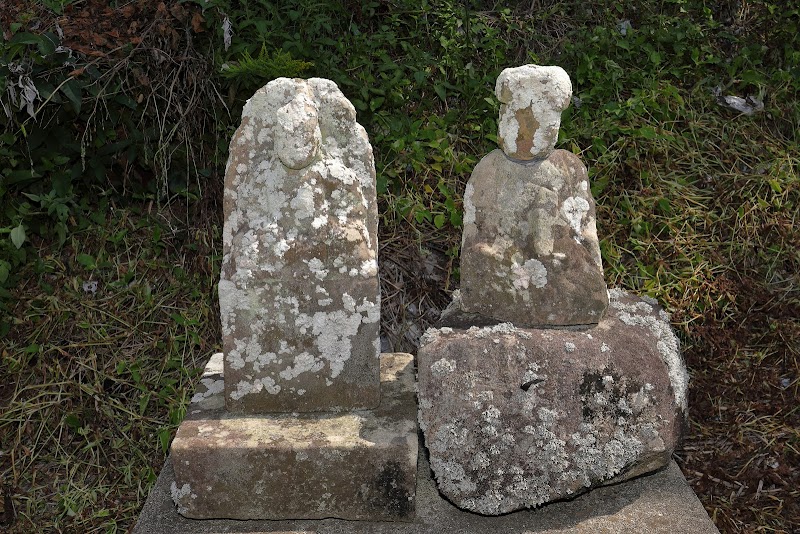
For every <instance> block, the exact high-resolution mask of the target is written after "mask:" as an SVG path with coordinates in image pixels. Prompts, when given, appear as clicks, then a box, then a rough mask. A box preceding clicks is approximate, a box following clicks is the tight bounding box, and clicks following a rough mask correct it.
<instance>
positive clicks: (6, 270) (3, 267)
mask: <svg viewBox="0 0 800 534" xmlns="http://www.w3.org/2000/svg"><path fill="white" fill-rule="evenodd" d="M10 272H11V264H10V263H8V262H7V261H0V284H2V283H4V282H5V281H6V280H8V275H9V274H10Z"/></svg>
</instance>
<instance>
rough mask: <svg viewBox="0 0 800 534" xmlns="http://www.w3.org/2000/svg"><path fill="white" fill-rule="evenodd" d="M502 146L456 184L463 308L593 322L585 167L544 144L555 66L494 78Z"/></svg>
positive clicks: (594, 274)
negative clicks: (461, 187)
mask: <svg viewBox="0 0 800 534" xmlns="http://www.w3.org/2000/svg"><path fill="white" fill-rule="evenodd" d="M496 93H497V97H498V98H499V99H500V102H501V103H502V105H501V108H500V122H499V138H500V147H501V150H495V151H493V152H492V153H490V154H489V155H487V156H486V157H484V158H483V159H482V160H481V161H480V163H478V165H477V166H476V167H475V170H474V171H473V173H472V176H471V177H470V180H469V182H468V183H467V188H466V191H465V194H464V212H465V214H464V234H463V240H462V247H461V298H462V303H461V305H462V310H463V312H468V313H472V314H478V315H479V316H483V317H485V318H490V319H493V320H495V322H502V321H508V322H512V323H514V324H515V325H517V326H528V327H530V326H574V325H591V324H597V323H598V322H599V321H600V319H601V318H602V316H603V313H604V312H605V310H606V308H607V307H608V294H607V288H606V284H605V280H604V279H603V268H602V263H601V260H600V246H599V242H598V238H597V230H596V226H595V204H594V199H593V198H592V194H591V191H590V188H589V178H588V175H587V172H586V167H584V165H583V164H582V163H581V161H580V159H578V158H577V157H576V156H575V155H574V154H572V153H571V152H567V151H566V150H553V147H554V146H555V142H556V140H557V138H558V128H559V125H560V123H561V118H560V117H561V111H562V110H564V109H565V108H566V107H567V105H568V103H569V99H570V96H571V94H572V85H571V83H570V80H569V76H567V74H566V72H564V70H563V69H561V68H560V67H540V66H537V65H525V66H522V67H518V68H513V69H505V70H504V71H503V72H502V73H501V74H500V76H499V77H498V79H497V87H496Z"/></svg>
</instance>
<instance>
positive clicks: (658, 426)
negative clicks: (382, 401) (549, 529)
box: [418, 290, 688, 515]
mask: <svg viewBox="0 0 800 534" xmlns="http://www.w3.org/2000/svg"><path fill="white" fill-rule="evenodd" d="M611 297H612V299H611V304H610V307H609V312H608V314H607V315H606V317H605V318H604V319H603V320H602V321H601V322H600V324H598V325H597V326H596V327H594V328H591V329H586V330H574V329H573V330H566V329H565V330H555V329H534V328H517V327H515V326H514V325H512V324H510V323H502V324H497V325H495V326H485V327H482V328H481V327H477V326H473V327H471V328H469V329H454V328H449V327H442V328H439V329H430V330H428V332H426V333H425V335H424V336H423V339H422V346H421V347H420V350H419V354H418V367H419V374H418V381H419V406H420V414H419V422H420V428H421V429H422V431H423V432H424V433H425V443H426V445H427V448H428V451H429V453H430V460H431V466H432V467H433V471H434V473H435V474H436V480H437V482H438V485H439V489H440V491H441V492H442V493H443V494H444V495H445V496H446V497H447V498H448V499H450V500H451V501H452V502H453V503H454V504H456V505H457V506H459V507H461V508H464V509H465V510H470V511H473V512H477V513H481V514H486V515H497V514H504V513H508V512H513V511H515V510H520V509H523V508H529V507H534V506H540V505H542V504H544V503H547V502H551V501H554V500H558V499H563V498H569V497H572V496H574V495H576V494H578V493H581V492H584V491H586V490H588V489H590V488H592V487H596V486H598V485H602V484H607V483H614V482H620V481H623V480H627V479H630V478H632V477H635V476H638V475H641V474H643V473H647V472H650V471H653V470H655V469H659V468H661V467H663V466H664V465H666V464H667V463H668V462H669V460H670V457H671V454H672V451H673V450H674V449H675V446H676V445H677V444H678V442H679V440H680V437H681V432H682V428H683V426H684V424H685V411H686V385H687V381H688V376H687V374H686V369H685V368H684V365H683V360H682V358H681V356H680V353H679V351H678V341H677V338H676V337H675V335H674V334H673V333H672V330H671V328H670V326H669V322H668V321H667V316H666V314H665V313H664V312H663V311H662V310H661V309H660V308H659V307H658V306H657V305H656V304H655V303H654V302H650V301H645V300H642V299H640V298H638V297H634V296H632V295H629V294H627V293H624V292H622V291H616V290H613V291H611Z"/></svg>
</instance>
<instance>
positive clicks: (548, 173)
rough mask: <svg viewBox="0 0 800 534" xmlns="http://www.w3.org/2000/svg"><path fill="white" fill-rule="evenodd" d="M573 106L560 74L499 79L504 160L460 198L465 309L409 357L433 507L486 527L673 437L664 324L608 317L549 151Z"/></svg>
mask: <svg viewBox="0 0 800 534" xmlns="http://www.w3.org/2000/svg"><path fill="white" fill-rule="evenodd" d="M570 94H571V85H570V81H569V77H568V76H567V74H566V73H565V72H564V71H563V70H562V69H561V68H559V67H539V66H536V65H525V66H523V67H519V68H515V69H506V70H504V71H503V72H502V74H501V75H500V77H499V78H498V80H497V97H498V98H499V99H500V102H501V103H502V106H501V109H500V124H499V129H500V135H499V138H500V146H501V148H502V150H495V151H494V152H492V153H491V154H489V155H488V156H486V157H485V158H483V159H482V160H481V162H480V163H479V164H478V165H477V167H476V168H475V170H474V172H473V174H472V177H471V178H470V180H469V183H468V184H467V189H466V193H465V196H464V209H465V212H466V213H465V216H464V235H463V246H462V251H461V295H460V296H458V295H456V296H455V298H454V301H453V304H452V306H451V307H450V308H448V310H446V313H445V314H443V317H442V324H443V325H446V326H442V327H440V328H436V329H429V330H428V332H427V333H426V334H425V335H424V336H423V339H422V346H421V347H420V350H419V354H418V356H417V359H418V385H419V422H420V428H421V429H422V430H423V432H424V434H425V443H426V445H427V447H428V451H429V452H430V462H431V467H432V469H433V471H434V473H435V475H436V481H437V485H438V488H439V491H441V492H442V494H444V495H445V496H446V497H447V498H448V499H449V500H450V501H451V502H453V503H454V504H455V505H456V506H459V507H460V508H463V509H465V510H469V511H472V512H478V513H481V514H485V515H498V514H505V513H508V512H513V511H515V510H519V509H522V508H529V507H535V506H539V505H542V504H544V503H547V502H551V501H554V500H559V499H564V498H568V497H572V496H575V495H577V494H579V493H581V492H584V491H586V490H587V489H589V488H591V487H594V486H598V485H603V484H608V483H610V482H619V481H622V480H626V479H628V478H631V477H634V476H637V475H641V474H643V473H647V472H650V471H653V470H655V469H658V468H660V467H662V466H664V465H666V463H667V462H669V461H670V455H671V453H672V451H673V450H674V449H675V447H676V445H677V444H678V442H679V440H680V436H681V430H682V426H683V424H684V421H685V416H686V387H687V374H686V369H685V367H684V364H683V360H682V358H681V356H680V352H679V349H678V340H677V338H676V337H675V335H674V334H673V333H672V330H671V328H670V326H669V322H668V318H667V316H666V314H665V313H664V311H663V310H661V309H660V308H659V307H658V305H657V304H656V303H655V302H653V301H648V300H644V299H640V298H637V297H634V296H632V295H629V294H627V293H625V292H623V291H618V290H613V291H611V292H610V297H611V298H610V307H609V292H608V291H607V289H606V285H605V281H604V279H603V271H602V266H601V263H600V249H599V246H598V239H597V233H596V230H595V218H594V217H595V211H594V201H593V199H592V196H591V193H590V190H589V182H588V178H587V174H586V169H585V167H584V166H583V164H582V163H581V162H580V160H579V159H578V158H577V157H576V156H574V155H573V154H571V153H570V152H567V151H564V150H553V146H554V144H555V142H556V138H557V135H558V127H559V123H560V113H561V111H562V110H563V109H564V108H565V107H566V105H567V103H568V101H569V97H570ZM607 308H608V310H607ZM498 323H499V324H498Z"/></svg>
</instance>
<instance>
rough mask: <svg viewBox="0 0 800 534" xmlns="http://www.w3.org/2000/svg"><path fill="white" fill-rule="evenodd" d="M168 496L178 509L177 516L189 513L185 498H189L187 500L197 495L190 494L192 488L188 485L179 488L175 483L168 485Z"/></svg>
mask: <svg viewBox="0 0 800 534" xmlns="http://www.w3.org/2000/svg"><path fill="white" fill-rule="evenodd" d="M170 494H171V495H172V502H174V503H175V505H176V506H177V508H178V513H179V514H187V513H189V507H188V504H189V502H187V500H186V497H189V499H196V498H197V494H195V493H193V492H192V488H191V486H190V485H189V484H183V485H182V486H181V487H180V488H179V487H178V485H177V484H176V483H175V481H173V482H172V484H171V485H170Z"/></svg>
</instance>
